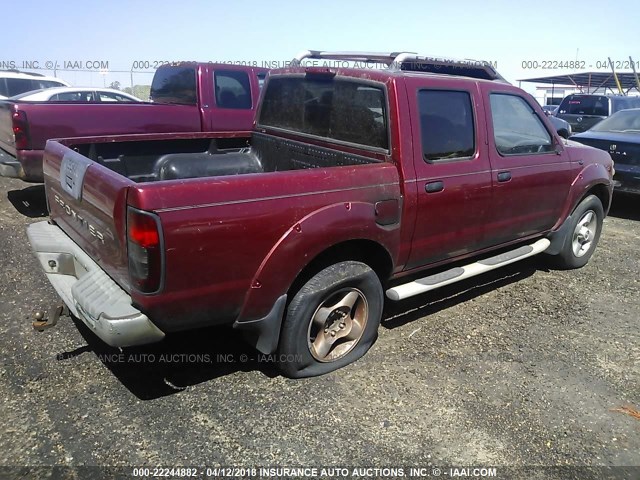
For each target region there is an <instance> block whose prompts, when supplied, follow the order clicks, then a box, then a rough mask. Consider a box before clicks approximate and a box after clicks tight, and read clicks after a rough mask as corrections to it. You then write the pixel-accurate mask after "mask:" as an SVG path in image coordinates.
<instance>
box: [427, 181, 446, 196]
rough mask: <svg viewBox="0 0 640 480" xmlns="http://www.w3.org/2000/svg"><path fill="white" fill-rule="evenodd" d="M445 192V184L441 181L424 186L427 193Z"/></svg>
mask: <svg viewBox="0 0 640 480" xmlns="http://www.w3.org/2000/svg"><path fill="white" fill-rule="evenodd" d="M442 190H444V182H443V181H441V180H439V181H437V182H429V183H427V184H426V185H425V186H424V191H425V192H427V193H436V192H441V191H442Z"/></svg>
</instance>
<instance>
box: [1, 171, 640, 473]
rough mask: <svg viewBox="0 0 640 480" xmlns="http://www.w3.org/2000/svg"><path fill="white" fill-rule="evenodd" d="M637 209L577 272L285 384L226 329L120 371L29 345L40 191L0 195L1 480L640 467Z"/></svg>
mask: <svg viewBox="0 0 640 480" xmlns="http://www.w3.org/2000/svg"><path fill="white" fill-rule="evenodd" d="M637 205H638V200H637V199H634V198H624V197H616V198H615V200H614V209H613V211H612V214H611V216H610V217H609V218H607V220H606V221H605V228H604V233H603V236H602V239H601V243H600V245H599V247H598V250H597V252H596V254H595V256H594V257H593V259H592V260H591V263H590V264H589V265H588V266H587V267H585V268H584V269H582V270H578V271H567V272H564V271H553V270H548V269H546V267H545V264H544V262H542V261H541V260H540V259H536V258H534V259H531V261H527V262H526V263H521V264H516V265H513V266H511V267H507V268H506V269H504V270H502V271H498V272H497V273H493V274H488V275H485V276H483V277H480V278H479V279H475V280H474V279H472V280H471V281H469V282H467V283H464V284H459V285H457V286H453V287H448V288H445V289H442V290H440V291H438V292H435V293H433V294H428V295H425V296H422V297H420V298H418V299H416V300H413V301H408V302H404V303H400V304H391V303H388V304H387V307H386V313H385V319H384V321H383V327H382V328H381V329H380V337H379V339H378V341H377V343H376V344H375V345H374V347H373V349H372V350H371V351H370V352H369V354H367V355H366V356H365V357H364V358H363V359H362V360H360V361H358V362H357V363H356V364H354V365H351V366H349V367H347V368H345V369H342V370H340V371H338V372H334V373H333V374H330V375H327V376H324V377H321V378H313V379H307V380H296V381H294V380H288V379H286V378H283V377H281V376H279V375H278V374H277V371H276V369H275V367H274V365H273V363H272V361H271V359H270V358H264V357H259V356H258V355H257V353H256V352H255V351H253V350H252V349H250V348H249V347H246V346H245V345H244V344H243V343H242V341H241V340H240V338H239V337H238V336H237V334H236V333H235V332H233V331H230V330H226V329H215V330H209V331H200V332H197V333H191V334H184V335H177V336H174V337H172V338H170V339H168V340H167V341H165V342H164V343H162V344H159V345H156V346H152V347H148V348H138V349H133V350H125V351H123V352H119V351H118V350H112V349H109V348H108V347H106V346H105V345H104V344H102V343H101V342H100V341H98V340H96V338H94V337H93V336H92V335H91V334H90V333H89V332H88V331H87V330H86V329H85V328H83V326H82V324H80V322H77V321H76V322H75V323H74V322H72V321H69V320H68V319H65V320H64V321H62V323H61V324H60V325H59V326H58V327H57V328H55V329H53V330H51V331H49V332H45V333H36V332H34V331H33V330H32V328H31V324H30V316H31V314H32V313H33V311H35V310H36V309H40V308H43V307H47V306H50V305H51V304H53V303H54V302H58V298H57V296H56V294H55V293H54V291H53V289H52V288H51V286H50V285H49V283H48V282H47V281H46V279H45V277H44V275H43V274H42V273H41V271H40V268H39V267H38V265H37V264H36V261H35V259H34V258H33V257H32V255H31V252H30V248H29V245H28V243H27V237H26V233H25V227H26V225H27V224H28V223H30V222H34V221H40V220H42V218H43V217H44V216H45V215H46V207H45V203H44V197H43V189H42V187H41V186H28V185H27V184H24V183H22V182H20V181H14V180H8V179H0V243H1V244H2V254H1V256H0V271H2V281H1V282H0V313H1V318H2V322H1V323H0V405H1V409H2V417H1V418H2V420H1V424H0V465H53V464H56V465H125V466H126V465H149V466H154V465H165V466H172V465H208V466H216V465H235V466H248V465H285V466H300V465H315V466H319V467H323V466H324V467H327V466H337V465H342V466H359V465H363V466H403V465H405V466H408V465H419V466H425V467H426V466H431V465H433V466H453V467H460V466H466V465H476V466H477V465H493V466H498V467H500V466H527V465H529V466H530V465H538V466H543V465H546V466H552V465H560V466H564V465H580V466H594V465H616V466H617V465H627V466H630V465H636V466H638V465H640V419H637V418H634V417H633V416H631V415H627V414H625V413H622V412H617V411H613V410H612V409H615V408H618V407H623V406H631V407H634V408H638V409H640V328H639V325H640V322H639V320H638V314H639V313H640V250H639V246H640V209H638V206H637ZM544 472H545V471H544V470H535V469H534V470H532V471H530V472H529V473H528V474H527V477H528V478H555V477H556V476H557V477H562V476H570V475H573V474H575V471H572V470H564V471H555V472H552V471H546V473H544ZM563 472H564V473H563ZM571 472H574V473H573V474H572V473H571ZM498 473H500V469H499V468H498ZM534 473H535V474H534ZM536 475H540V476H536ZM636 475H638V476H636ZM581 476H582V478H599V477H598V476H597V473H593V472H591V473H588V472H586V471H585V472H583V473H582V474H581ZM618 476H619V478H640V469H636V470H626V471H622V470H619V471H618Z"/></svg>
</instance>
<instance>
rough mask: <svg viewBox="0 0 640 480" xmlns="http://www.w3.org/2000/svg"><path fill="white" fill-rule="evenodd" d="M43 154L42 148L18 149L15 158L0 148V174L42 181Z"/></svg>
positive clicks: (27, 180) (29, 180) (26, 180)
mask: <svg viewBox="0 0 640 480" xmlns="http://www.w3.org/2000/svg"><path fill="white" fill-rule="evenodd" d="M43 154H44V152H43V150H18V157H17V158H16V157H14V156H12V155H10V154H9V153H7V152H5V151H4V150H0V176H2V177H11V178H20V179H21V180H24V181H25V182H43V181H44V175H43V173H42V156H43Z"/></svg>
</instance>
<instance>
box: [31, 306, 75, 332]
mask: <svg viewBox="0 0 640 480" xmlns="http://www.w3.org/2000/svg"><path fill="white" fill-rule="evenodd" d="M63 315H64V316H68V315H69V309H68V308H67V306H66V305H56V306H53V307H51V309H50V310H49V316H48V317H45V316H44V312H42V311H38V312H36V313H35V314H34V316H33V318H34V319H35V320H34V321H33V328H34V329H35V330H37V331H38V332H44V331H45V330H47V329H48V328H52V327H55V326H56V324H57V323H58V319H59V318H60V317H61V316H63Z"/></svg>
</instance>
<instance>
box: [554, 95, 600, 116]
mask: <svg viewBox="0 0 640 480" xmlns="http://www.w3.org/2000/svg"><path fill="white" fill-rule="evenodd" d="M562 114H569V115H595V116H598V117H606V116H607V115H609V99H608V98H607V97H604V96H600V95H569V96H568V97H566V98H565V99H564V100H562V103H561V104H560V106H559V107H558V115H562Z"/></svg>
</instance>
